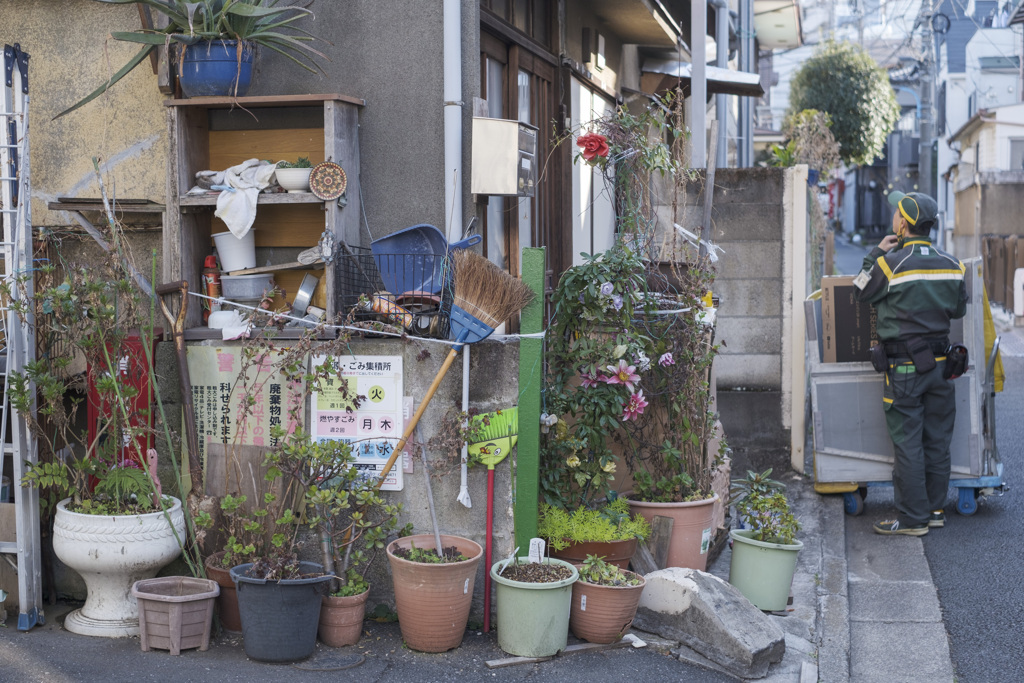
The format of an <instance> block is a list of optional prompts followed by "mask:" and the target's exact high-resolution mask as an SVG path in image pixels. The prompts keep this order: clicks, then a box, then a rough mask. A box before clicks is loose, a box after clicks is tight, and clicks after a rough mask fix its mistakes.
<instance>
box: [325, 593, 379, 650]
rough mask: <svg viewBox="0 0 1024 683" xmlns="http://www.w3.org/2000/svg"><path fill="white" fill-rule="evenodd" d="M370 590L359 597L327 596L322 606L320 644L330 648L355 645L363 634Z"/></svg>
mask: <svg viewBox="0 0 1024 683" xmlns="http://www.w3.org/2000/svg"><path fill="white" fill-rule="evenodd" d="M369 595H370V591H369V589H367V590H365V591H363V592H362V593H360V594H359V595H346V596H344V597H335V596H333V595H325V596H324V597H323V604H322V605H321V606H320V629H319V634H320V642H321V643H323V644H324V645H329V646H330V647H344V646H345V645H355V644H356V643H358V642H359V637H360V636H361V635H362V634H363V617H364V616H366V598H367V597H368V596H369Z"/></svg>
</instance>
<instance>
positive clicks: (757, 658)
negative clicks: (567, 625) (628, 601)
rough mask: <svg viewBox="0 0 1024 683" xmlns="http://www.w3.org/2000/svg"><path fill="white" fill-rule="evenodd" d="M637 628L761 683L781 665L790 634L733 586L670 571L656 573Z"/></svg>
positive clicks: (642, 602) (691, 573)
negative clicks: (675, 642)
mask: <svg viewBox="0 0 1024 683" xmlns="http://www.w3.org/2000/svg"><path fill="white" fill-rule="evenodd" d="M645 578H646V579H647V587H646V588H645V589H644V593H643V597H642V598H641V600H640V608H639V609H638V610H637V617H636V621H635V622H634V624H635V625H636V627H637V628H639V629H641V630H643V631H650V632H652V633H656V634H658V635H659V636H661V637H663V638H670V639H676V640H678V641H679V642H680V643H682V644H683V645H684V646H686V647H688V648H690V649H692V650H694V651H696V652H697V653H698V654H700V655H702V656H704V657H706V658H707V659H709V660H711V661H712V662H714V663H715V664H717V665H719V666H720V667H722V668H723V669H725V670H726V671H727V672H729V673H731V674H733V675H736V676H740V677H743V678H762V677H763V676H764V675H765V674H766V673H767V672H768V667H769V666H770V665H771V664H772V663H774V662H778V661H781V659H782V656H783V654H784V653H785V651H786V642H785V634H784V633H783V631H782V629H781V628H779V626H778V625H777V624H776V623H775V622H774V621H773V620H772V619H771V618H770V617H769V616H767V615H766V614H764V613H763V612H761V610H759V609H757V608H756V607H754V606H753V605H751V604H750V601H749V600H747V599H746V598H745V597H743V595H742V594H741V593H740V592H739V591H738V590H736V589H735V588H733V587H732V586H731V585H729V584H728V583H726V582H725V581H723V580H722V579H720V578H718V577H717V576H713V575H712V574H708V573H706V572H701V571H697V570H695V569H680V568H678V567H671V568H668V569H662V570H659V571H656V572H651V573H650V574H648V575H647V576H646V577H645Z"/></svg>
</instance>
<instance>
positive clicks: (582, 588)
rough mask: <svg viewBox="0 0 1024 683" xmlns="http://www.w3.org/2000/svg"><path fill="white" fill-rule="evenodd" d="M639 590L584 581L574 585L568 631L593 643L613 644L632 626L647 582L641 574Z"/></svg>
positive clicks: (636, 587)
mask: <svg viewBox="0 0 1024 683" xmlns="http://www.w3.org/2000/svg"><path fill="white" fill-rule="evenodd" d="M625 573H626V574H630V575H632V576H637V577H640V585H638V586H598V585H596V584H593V583H587V582H586V581H584V580H583V579H582V578H581V579H580V580H579V581H577V582H576V583H574V584H573V585H572V609H571V610H570V612H569V629H570V630H571V631H572V633H573V635H574V636H576V637H577V638H582V639H583V640H586V641H588V642H591V643H614V642H615V641H617V640H619V639H620V638H622V636H623V635H625V633H626V631H628V630H629V627H630V626H632V625H633V617H635V616H636V608H637V606H638V605H639V604H640V594H641V593H643V590H644V586H646V585H647V582H646V581H645V580H644V578H643V577H642V576H640V575H639V574H634V573H633V572H625Z"/></svg>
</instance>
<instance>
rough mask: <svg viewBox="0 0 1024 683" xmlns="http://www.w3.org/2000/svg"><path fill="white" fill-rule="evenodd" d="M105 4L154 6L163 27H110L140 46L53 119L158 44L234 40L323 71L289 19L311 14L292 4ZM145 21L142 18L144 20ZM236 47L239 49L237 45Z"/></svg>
mask: <svg viewBox="0 0 1024 683" xmlns="http://www.w3.org/2000/svg"><path fill="white" fill-rule="evenodd" d="M94 2H101V3H103V4H106V5H139V6H140V9H145V10H147V12H148V10H155V11H156V12H159V13H160V14H163V15H164V16H166V17H167V20H168V21H167V25H166V26H164V27H162V28H148V27H144V28H141V29H139V30H137V31H115V32H113V33H111V34H110V35H111V37H113V38H114V39H115V40H120V41H124V42H127V43H138V44H141V45H142V49H140V50H139V52H138V53H137V54H136V55H135V56H134V57H132V58H131V59H130V60H128V62H127V63H126V64H125V65H124V66H122V67H121V68H120V69H119V70H118V71H117V72H116V73H114V75H113V76H111V77H110V79H109V80H107V81H106V82H104V83H103V84H102V85H101V86H100V87H98V88H96V89H95V90H94V91H92V92H91V93H89V95H87V96H86V97H84V98H83V99H81V100H80V101H79V102H77V103H76V104H74V105H73V106H71V107H69V108H68V109H65V110H64V111H62V112H61V113H60V114H57V116H55V117H54V118H55V119H56V118H60V117H61V116H64V115H65V114H68V113H70V112H73V111H74V110H76V109H78V108H79V107H82V106H84V105H86V104H88V103H89V102H92V101H93V100H94V99H96V98H97V97H99V96H100V95H102V94H103V93H105V92H106V91H107V90H108V89H110V87H111V86H113V85H114V84H115V83H117V82H118V81H120V80H121V79H122V78H124V77H125V76H126V75H128V74H129V73H130V72H131V71H132V69H134V68H135V67H137V66H138V65H139V64H141V63H142V61H143V60H145V59H146V57H148V56H149V55H150V53H151V52H153V50H155V49H157V48H158V47H161V46H164V45H166V46H170V44H171V43H176V44H177V45H178V48H179V49H178V52H179V61H180V53H181V51H183V50H184V48H185V46H187V45H195V44H197V43H201V42H203V41H212V40H237V41H239V43H251V44H254V45H258V46H261V47H265V48H267V49H269V50H273V51H274V52H277V53H279V54H282V55H284V56H285V57H287V58H288V59H290V60H291V61H293V62H295V63H296V64H298V65H299V66H301V67H302V68H304V69H306V70H307V71H311V72H313V73H318V72H320V73H322V72H323V69H321V68H320V66H319V65H318V64H317V62H316V61H315V59H314V56H315V57H322V58H323V59H328V57H327V55H325V54H324V53H322V52H320V51H318V50H316V49H314V48H313V47H311V46H310V45H309V44H308V43H309V42H311V41H315V40H317V38H316V37H315V36H313V35H312V34H310V33H309V32H308V31H306V30H304V29H302V28H300V27H298V26H295V25H294V22H295V21H297V20H298V19H301V18H303V17H306V16H310V17H314V15H313V12H312V10H310V9H308V8H306V7H298V6H295V5H280V6H279V4H278V3H279V0H200V2H184V0H94ZM144 23H145V22H144ZM240 49H241V47H240Z"/></svg>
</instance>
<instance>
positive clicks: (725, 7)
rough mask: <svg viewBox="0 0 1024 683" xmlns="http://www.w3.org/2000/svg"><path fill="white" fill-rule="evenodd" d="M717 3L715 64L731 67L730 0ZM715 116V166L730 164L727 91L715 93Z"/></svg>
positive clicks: (717, 1) (723, 67) (722, 67)
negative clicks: (716, 122)
mask: <svg viewBox="0 0 1024 683" xmlns="http://www.w3.org/2000/svg"><path fill="white" fill-rule="evenodd" d="M712 2H713V3H714V5H715V65H716V66H718V68H720V69H728V68H729V0H712ZM715 118H716V119H718V146H717V151H718V153H717V154H716V159H715V166H717V167H718V168H725V167H726V166H728V164H729V110H728V108H727V101H726V95H725V93H717V94H716V95H715Z"/></svg>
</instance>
